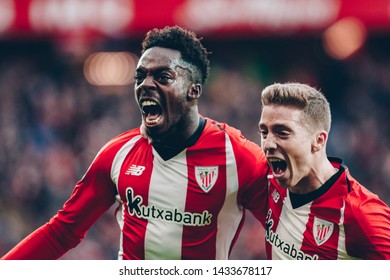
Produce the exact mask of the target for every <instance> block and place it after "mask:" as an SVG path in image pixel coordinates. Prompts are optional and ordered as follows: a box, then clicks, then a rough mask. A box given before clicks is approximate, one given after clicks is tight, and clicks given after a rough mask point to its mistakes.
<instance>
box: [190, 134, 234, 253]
mask: <svg viewBox="0 0 390 280" xmlns="http://www.w3.org/2000/svg"><path fill="white" fill-rule="evenodd" d="M211 143H214V144H217V145H215V146H213V145H212V144H211ZM221 143H225V134H224V133H219V134H213V135H212V136H211V135H209V136H208V137H205V136H204V135H202V137H201V138H200V139H199V140H198V143H197V144H196V147H190V148H188V149H187V166H188V189H187V200H186V206H185V209H186V211H188V212H200V213H201V212H203V211H204V210H207V211H209V212H210V213H211V214H212V215H213V217H212V223H211V224H210V225H207V226H203V227H194V226H185V227H184V228H183V247H182V255H183V256H186V258H188V259H197V258H199V251H202V252H203V253H202V255H203V256H202V258H203V259H215V258H216V246H215V244H216V238H217V233H216V231H215V230H213V228H216V224H217V217H218V213H219V211H220V209H221V207H222V205H223V203H224V201H225V194H226V184H227V182H226V153H225V145H222V144H221ZM204 149H207V150H208V151H209V152H210V153H211V154H213V155H215V156H213V157H206V156H204V153H199V151H203V150H204ZM211 165H212V167H215V166H217V167H218V174H217V173H215V174H214V176H218V177H217V180H216V182H215V184H214V185H213V186H212V187H211V189H210V190H209V191H207V192H206V190H203V189H202V188H201V186H199V184H198V183H197V180H196V178H195V176H196V175H195V172H196V171H195V167H211ZM210 182H211V176H210V175H207V176H206V180H205V181H204V183H205V184H206V186H208V185H209V184H210ZM207 228H209V229H211V230H207ZM194 246H196V249H194Z"/></svg>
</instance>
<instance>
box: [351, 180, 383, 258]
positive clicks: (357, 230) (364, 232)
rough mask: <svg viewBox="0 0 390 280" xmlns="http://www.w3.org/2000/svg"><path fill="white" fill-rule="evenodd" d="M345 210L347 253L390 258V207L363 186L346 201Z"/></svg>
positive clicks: (366, 256) (357, 255)
mask: <svg viewBox="0 0 390 280" xmlns="http://www.w3.org/2000/svg"><path fill="white" fill-rule="evenodd" d="M345 213H346V217H345V219H346V223H345V225H346V228H345V231H346V249H347V252H348V254H349V255H352V256H356V257H358V258H360V259H366V260H380V259H382V260H383V259H386V260H390V208H389V207H388V206H387V205H386V204H385V203H384V202H382V201H381V200H380V199H379V198H378V196H376V195H375V194H373V193H371V192H369V191H368V190H367V189H365V188H364V187H362V188H361V189H359V190H358V191H356V192H355V193H354V195H353V196H352V197H349V199H348V200H347V203H346V209H345ZM347 213H350V214H347Z"/></svg>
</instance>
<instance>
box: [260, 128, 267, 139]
mask: <svg viewBox="0 0 390 280" xmlns="http://www.w3.org/2000/svg"><path fill="white" fill-rule="evenodd" d="M259 134H260V136H261V138H263V139H265V138H266V137H267V134H268V131H267V130H265V129H260V132H259Z"/></svg>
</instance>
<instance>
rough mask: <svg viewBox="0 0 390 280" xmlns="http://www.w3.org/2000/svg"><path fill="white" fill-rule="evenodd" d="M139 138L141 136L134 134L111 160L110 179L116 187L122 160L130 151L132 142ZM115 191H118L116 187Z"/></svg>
mask: <svg viewBox="0 0 390 280" xmlns="http://www.w3.org/2000/svg"><path fill="white" fill-rule="evenodd" d="M140 138H141V136H136V137H134V138H132V139H131V140H130V141H129V142H127V143H126V144H125V145H123V147H122V148H121V149H120V150H119V151H118V153H117V154H116V155H115V158H114V160H113V161H112V166H111V180H112V181H113V182H114V183H115V186H116V187H117V188H118V179H119V172H120V171H121V167H122V164H123V161H124V160H125V157H126V156H127V154H128V153H129V152H130V150H131V149H132V148H133V146H134V144H135V143H136V142H137V141H138V140H139V139H140ZM117 192H118V193H119V190H118V189H117Z"/></svg>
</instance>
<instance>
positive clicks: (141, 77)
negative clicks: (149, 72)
mask: <svg viewBox="0 0 390 280" xmlns="http://www.w3.org/2000/svg"><path fill="white" fill-rule="evenodd" d="M144 79H145V75H144V74H142V73H136V74H135V76H134V80H135V82H136V83H137V84H138V85H139V84H141V83H142V81H143V80H144Z"/></svg>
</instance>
